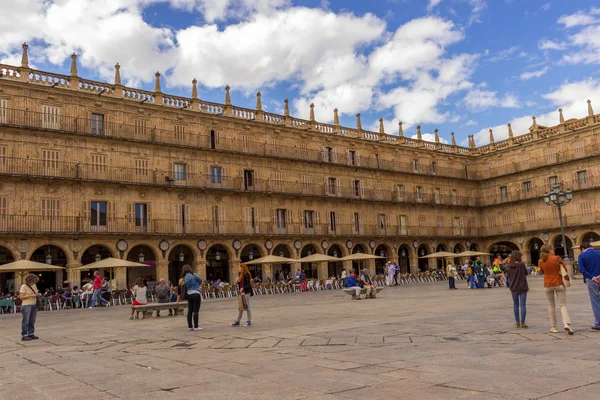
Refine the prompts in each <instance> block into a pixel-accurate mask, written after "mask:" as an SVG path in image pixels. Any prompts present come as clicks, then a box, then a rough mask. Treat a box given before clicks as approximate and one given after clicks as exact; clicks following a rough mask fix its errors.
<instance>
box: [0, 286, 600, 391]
mask: <svg viewBox="0 0 600 400" xmlns="http://www.w3.org/2000/svg"><path fill="white" fill-rule="evenodd" d="M529 285H530V288H531V291H530V292H529V299H528V319H527V322H528V325H529V329H528V330H523V329H521V330H516V329H515V328H514V325H513V318H512V302H511V298H510V294H509V292H508V290H506V289H504V288H495V289H485V290H467V289H466V288H465V285H464V281H461V282H459V290H457V291H449V290H447V286H446V285H445V284H443V283H426V284H415V285H408V286H400V287H395V288H386V289H384V291H383V292H382V294H381V295H380V296H379V297H378V298H377V299H374V300H366V301H360V302H356V301H351V300H349V298H348V296H345V295H343V293H342V292H341V291H321V292H309V293H298V294H283V295H267V296H255V297H254V298H253V301H252V307H253V314H254V318H253V322H254V326H253V327H251V328H242V327H240V328H232V327H230V326H229V322H231V321H232V320H233V318H234V317H235V314H236V313H237V311H236V304H235V299H217V300H214V299H213V300H207V301H205V302H203V304H202V308H201V314H200V322H201V326H203V327H204V331H203V332H189V331H187V329H186V324H185V318H184V317H161V318H159V319H157V318H152V319H146V320H134V321H129V320H128V319H127V314H128V310H129V307H126V306H116V307H111V308H108V309H95V310H88V309H83V310H81V309H77V310H60V311H47V312H43V313H41V314H39V315H38V322H37V324H36V325H37V330H36V333H37V334H38V335H39V336H40V340H38V341H34V342H21V341H20V335H19V329H20V315H18V314H16V315H15V314H8V315H2V316H1V317H0V320H1V323H0V399H2V400H19V399H31V398H37V399H62V400H68V399H82V398H85V399H87V400H96V399H117V398H119V399H145V400H151V399H162V400H166V399H199V398H218V399H223V400H226V399H239V398H241V397H242V398H246V399H265V400H266V399H331V400H333V399H339V400H342V399H365V398H368V399H398V398H410V399H459V398H460V399H491V400H496V399H506V400H508V399H542V398H543V399H578V400H581V399H597V398H598V392H599V391H600V377H599V376H598V370H599V367H600V355H599V353H598V351H597V348H598V343H599V341H600V332H595V331H592V330H591V329H590V326H591V325H592V324H593V316H592V312H591V308H590V305H589V299H588V295H587V290H586V288H585V286H584V285H583V284H582V281H581V280H577V281H575V284H574V285H573V287H572V288H570V289H569V292H568V300H567V301H568V306H569V312H570V314H571V317H572V320H573V327H574V329H575V335H574V336H569V335H567V334H566V332H560V333H558V334H551V333H550V332H549V322H548V314H547V304H546V297H545V295H544V293H543V288H542V286H543V279H542V278H541V277H531V278H530V279H529Z"/></svg>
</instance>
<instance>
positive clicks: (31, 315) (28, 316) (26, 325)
mask: <svg viewBox="0 0 600 400" xmlns="http://www.w3.org/2000/svg"><path fill="white" fill-rule="evenodd" d="M21 314H22V316H23V322H21V336H23V337H25V336H31V335H33V333H34V331H35V318H36V317H37V306H36V305H35V304H34V305H31V306H21Z"/></svg>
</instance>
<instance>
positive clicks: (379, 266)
mask: <svg viewBox="0 0 600 400" xmlns="http://www.w3.org/2000/svg"><path fill="white" fill-rule="evenodd" d="M375 255H376V256H381V257H385V258H376V259H375V274H376V275H379V274H383V275H387V271H386V270H385V264H386V263H387V260H388V259H389V258H390V252H389V250H388V248H387V246H386V245H384V244H380V245H379V246H377V247H376V248H375Z"/></svg>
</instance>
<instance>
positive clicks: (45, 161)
mask: <svg viewBox="0 0 600 400" xmlns="http://www.w3.org/2000/svg"><path fill="white" fill-rule="evenodd" d="M59 159H60V154H59V152H58V150H42V166H43V167H44V169H57V168H58V162H59Z"/></svg>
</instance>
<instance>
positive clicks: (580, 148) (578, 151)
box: [573, 141, 585, 157]
mask: <svg viewBox="0 0 600 400" xmlns="http://www.w3.org/2000/svg"><path fill="white" fill-rule="evenodd" d="M584 147H585V144H584V143H583V142H582V141H579V142H575V143H573V152H574V153H575V156H576V157H581V156H582V155H583V154H584V152H585V150H584Z"/></svg>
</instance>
